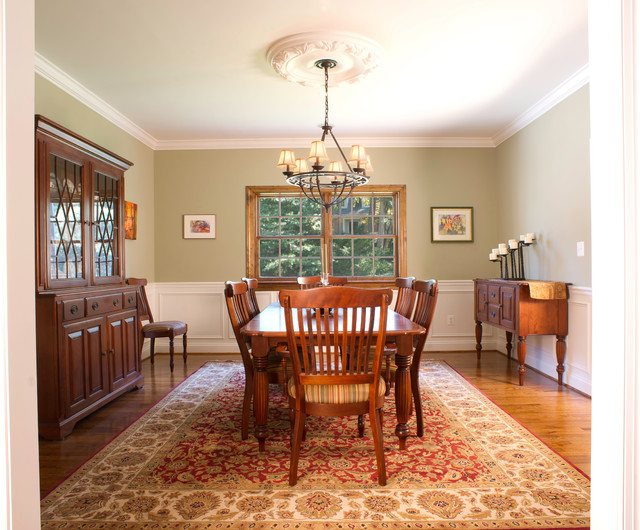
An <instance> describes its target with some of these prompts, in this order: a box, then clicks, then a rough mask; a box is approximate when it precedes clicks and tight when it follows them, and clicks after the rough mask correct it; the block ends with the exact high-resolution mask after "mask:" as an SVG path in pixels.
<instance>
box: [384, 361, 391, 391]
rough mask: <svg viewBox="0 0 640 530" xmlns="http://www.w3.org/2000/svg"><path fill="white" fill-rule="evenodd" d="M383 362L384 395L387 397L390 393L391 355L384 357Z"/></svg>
mask: <svg viewBox="0 0 640 530" xmlns="http://www.w3.org/2000/svg"><path fill="white" fill-rule="evenodd" d="M384 361H385V364H384V367H385V368H384V385H385V391H384V395H385V396H388V395H389V394H390V393H391V355H385V359H384Z"/></svg>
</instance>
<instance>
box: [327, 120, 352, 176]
mask: <svg viewBox="0 0 640 530" xmlns="http://www.w3.org/2000/svg"><path fill="white" fill-rule="evenodd" d="M329 134H330V135H331V138H333V141H334V142H335V144H336V147H337V148H338V151H340V154H341V155H342V158H343V160H344V163H345V164H347V167H348V168H349V173H353V169H352V168H351V164H349V160H347V157H346V156H344V152H343V151H342V147H340V144H339V143H338V140H337V139H336V137H335V135H334V134H333V131H332V130H331V129H329Z"/></svg>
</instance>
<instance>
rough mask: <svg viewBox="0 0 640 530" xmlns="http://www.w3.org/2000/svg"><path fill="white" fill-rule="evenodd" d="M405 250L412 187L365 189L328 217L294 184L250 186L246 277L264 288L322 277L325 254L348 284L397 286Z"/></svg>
mask: <svg viewBox="0 0 640 530" xmlns="http://www.w3.org/2000/svg"><path fill="white" fill-rule="evenodd" d="M325 227H326V229H325ZM405 247H406V188H405V186H373V185H372V186H361V187H359V188H356V190H354V192H353V194H352V195H351V197H350V198H348V199H347V200H345V201H344V202H342V203H340V204H338V205H336V206H334V207H332V208H331V209H330V210H329V212H326V211H325V210H324V208H322V207H321V206H319V205H318V204H316V203H314V202H313V201H311V200H309V199H307V198H306V197H305V196H304V195H303V194H302V193H301V192H300V191H299V190H297V188H295V187H292V186H263V187H258V186H248V187H247V275H248V276H250V277H253V278H258V280H259V282H260V283H259V284H260V285H261V286H263V287H264V286H265V285H268V286H270V287H274V288H275V287H277V286H278V284H291V283H296V279H297V277H298V276H314V275H318V274H320V273H321V271H322V261H323V256H324V257H325V259H326V260H327V262H328V264H329V274H332V275H334V276H347V277H348V278H349V283H358V284H363V285H365V284H366V285H391V284H393V282H394V280H395V278H396V276H406V268H407V267H406V248H405Z"/></svg>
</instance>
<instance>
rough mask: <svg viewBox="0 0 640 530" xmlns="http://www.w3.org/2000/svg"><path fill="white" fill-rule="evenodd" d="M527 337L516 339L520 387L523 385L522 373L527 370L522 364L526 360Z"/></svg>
mask: <svg viewBox="0 0 640 530" xmlns="http://www.w3.org/2000/svg"><path fill="white" fill-rule="evenodd" d="M526 341H527V337H518V374H519V376H520V386H522V385H524V373H525V371H526V370H527V369H526V368H525V366H524V362H525V360H526V358H527V342H526Z"/></svg>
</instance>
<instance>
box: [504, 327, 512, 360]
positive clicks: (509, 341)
mask: <svg viewBox="0 0 640 530" xmlns="http://www.w3.org/2000/svg"><path fill="white" fill-rule="evenodd" d="M505 335H506V337H507V345H506V348H507V359H511V350H512V349H513V333H512V332H511V331H505Z"/></svg>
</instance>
